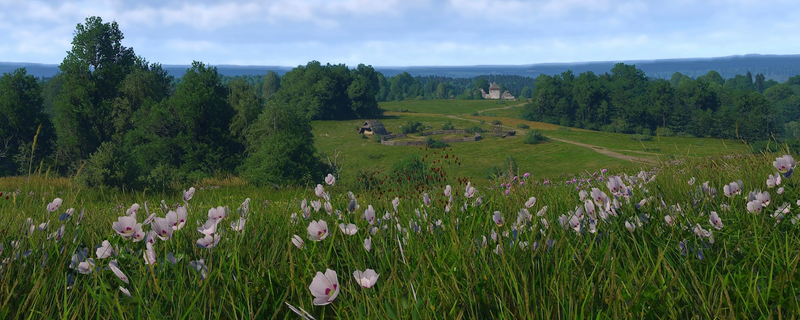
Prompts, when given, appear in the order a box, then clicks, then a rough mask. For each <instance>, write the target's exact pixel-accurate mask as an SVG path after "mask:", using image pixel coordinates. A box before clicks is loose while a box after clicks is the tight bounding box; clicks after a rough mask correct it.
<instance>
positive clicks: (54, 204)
mask: <svg viewBox="0 0 800 320" xmlns="http://www.w3.org/2000/svg"><path fill="white" fill-rule="evenodd" d="M61 202H62V200H61V198H55V199H53V202H50V203H49V204H47V212H53V211H56V210H58V208H59V207H61Z"/></svg>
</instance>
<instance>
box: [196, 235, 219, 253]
mask: <svg viewBox="0 0 800 320" xmlns="http://www.w3.org/2000/svg"><path fill="white" fill-rule="evenodd" d="M219 240H220V236H219V235H218V234H215V235H213V236H211V235H206V236H205V237H203V238H200V239H197V246H198V247H200V248H206V249H211V248H213V247H214V246H216V245H217V244H218V243H219Z"/></svg>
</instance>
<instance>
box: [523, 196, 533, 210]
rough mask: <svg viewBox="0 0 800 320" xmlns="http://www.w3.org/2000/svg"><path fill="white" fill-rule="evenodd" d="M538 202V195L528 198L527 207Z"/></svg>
mask: <svg viewBox="0 0 800 320" xmlns="http://www.w3.org/2000/svg"><path fill="white" fill-rule="evenodd" d="M535 204H536V197H530V198H528V201H525V208H530V207H533V205H535Z"/></svg>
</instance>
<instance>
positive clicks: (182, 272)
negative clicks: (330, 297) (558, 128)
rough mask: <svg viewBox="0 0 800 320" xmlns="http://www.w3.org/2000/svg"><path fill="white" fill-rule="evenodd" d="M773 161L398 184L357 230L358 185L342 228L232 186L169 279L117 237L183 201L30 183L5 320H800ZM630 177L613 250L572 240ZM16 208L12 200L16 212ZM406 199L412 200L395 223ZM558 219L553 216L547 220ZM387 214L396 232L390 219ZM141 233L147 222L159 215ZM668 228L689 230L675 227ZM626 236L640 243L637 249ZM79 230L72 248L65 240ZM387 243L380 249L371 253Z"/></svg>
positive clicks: (12, 250) (1, 299)
mask: <svg viewBox="0 0 800 320" xmlns="http://www.w3.org/2000/svg"><path fill="white" fill-rule="evenodd" d="M772 160H774V156H772V157H770V156H767V155H755V156H753V155H734V156H728V157H720V158H705V159H686V160H678V161H673V162H664V163H661V164H659V165H658V166H656V167H653V168H648V169H647V170H646V171H645V172H644V173H639V170H634V171H631V172H613V173H612V172H605V173H602V172H596V173H595V172H586V173H585V174H583V175H582V176H577V177H574V178H572V177H570V178H569V179H566V178H565V179H560V180H559V181H555V180H553V181H541V180H540V181H536V180H533V179H529V178H525V177H517V178H516V179H515V178H511V177H508V180H505V181H496V182H494V183H483V184H479V185H477V186H476V187H477V189H478V192H477V194H476V195H475V197H472V198H467V197H465V195H464V190H465V188H466V185H467V183H468V182H467V181H466V180H465V179H462V178H459V177H458V176H457V174H447V175H443V176H440V177H441V179H443V180H437V181H434V182H433V183H429V184H423V185H422V186H418V185H415V186H408V185H406V184H405V183H404V182H396V181H397V180H392V179H385V181H384V182H383V183H382V187H381V188H380V189H378V188H370V189H364V190H361V191H357V192H356V193H355V196H356V199H357V203H358V205H359V207H360V209H356V210H355V211H354V212H353V213H349V211H348V210H347V208H348V205H349V203H350V198H349V196H348V191H350V190H352V187H353V186H354V182H349V183H348V182H347V181H345V182H344V183H342V182H339V183H337V184H336V185H334V186H326V187H325V189H326V191H327V192H328V193H329V194H330V201H331V203H332V205H333V208H335V209H336V210H340V211H342V213H341V216H340V217H339V215H337V214H336V213H333V214H331V215H329V214H327V213H325V212H324V210H321V211H320V212H314V210H311V213H310V217H309V218H308V219H306V218H303V217H302V216H303V214H302V210H301V206H300V203H301V200H303V199H308V200H309V201H310V200H317V199H320V198H318V197H317V196H316V195H315V194H314V191H312V190H307V189H293V190H282V191H276V190H267V189H258V188H254V187H250V186H244V185H242V184H238V183H236V182H235V181H231V183H230V185H229V186H221V187H219V188H213V187H205V188H204V189H202V190H199V189H198V190H197V192H196V194H195V195H194V198H193V199H191V200H190V201H189V202H188V212H189V220H188V223H187V224H186V226H185V227H184V228H183V229H181V230H177V231H175V234H174V237H173V239H171V240H169V241H162V240H158V241H157V242H156V244H155V245H154V248H155V251H156V255H157V257H158V260H159V261H158V263H157V264H155V265H154V266H148V265H146V264H144V259H143V252H144V249H145V245H144V242H137V243H134V242H131V241H129V240H125V239H122V238H120V237H119V236H115V235H114V234H115V232H114V231H113V230H112V229H111V225H112V222H113V221H116V220H117V217H120V216H124V215H125V211H126V209H128V208H129V207H130V206H131V205H132V204H133V203H134V202H136V203H139V204H142V205H143V204H144V202H145V201H147V202H148V208H149V210H150V211H151V212H157V213H158V216H161V217H163V216H164V214H165V212H163V211H161V209H159V206H160V204H159V203H160V201H161V199H165V202H166V204H167V205H168V206H169V209H170V210H174V209H175V208H176V206H177V205H179V204H182V203H183V199H182V197H181V195H180V194H148V193H143V192H128V193H124V194H123V193H120V192H116V191H111V190H99V189H97V190H95V189H92V190H81V189H79V188H76V187H74V186H72V185H70V184H68V183H66V182H65V181H64V180H63V179H43V178H36V179H32V180H30V184H29V185H27V186H26V184H22V182H23V181H22V180H20V179H18V178H3V179H0V190H5V191H3V195H2V198H0V212H1V213H2V216H0V229H2V230H0V243H2V245H3V248H4V250H3V251H2V253H0V261H3V262H2V267H0V318H3V319H22V318H115V319H126V318H134V319H139V318H181V319H197V318H202V319H265V318H271V319H296V318H298V317H300V316H298V315H297V314H295V313H293V312H292V311H291V310H290V308H289V307H288V306H287V305H286V303H289V304H291V305H292V306H294V307H297V308H302V309H304V310H306V311H308V312H309V313H310V314H311V315H312V316H313V317H315V318H316V319H376V318H380V319H384V318H388V319H417V318H418V319H476V318H479V319H543V318H569V319H572V318H594V319H619V318H626V319H630V318H635V319H641V318H647V319H658V318H666V319H686V318H703V319H707V318H746V319H753V318H762V317H763V318H766V317H769V316H772V317H775V318H789V317H791V316H796V315H797V314H800V303H799V302H798V299H800V295H798V294H797V292H799V291H798V289H800V279H799V278H798V277H797V276H795V275H796V273H797V265H798V262H800V237H799V236H800V230H798V226H797V225H795V224H793V222H792V221H793V220H792V218H793V217H796V216H797V214H798V208H797V206H796V203H795V202H796V201H797V199H798V198H800V189H798V183H797V181H796V180H797V179H798V177H792V178H784V179H783V183H782V184H781V185H780V186H779V187H783V188H784V191H783V193H782V194H778V193H777V192H776V189H768V188H767V186H766V184H765V181H766V178H767V176H768V175H769V174H771V173H774V172H775V169H774V168H773V167H772V165H771V164H772ZM625 174H627V175H628V176H629V177H630V178H629V179H625ZM614 175H622V180H623V181H625V183H626V184H627V185H628V186H630V187H631V189H632V196H630V198H629V199H630V200H629V201H628V200H626V199H627V198H626V197H624V196H618V199H619V201H620V207H619V208H618V209H616V214H617V216H611V217H610V218H609V219H607V220H600V221H599V222H598V224H597V231H596V233H592V232H590V229H589V222H588V218H584V219H587V220H584V221H583V222H581V225H580V227H579V228H578V232H576V231H575V230H574V229H572V228H569V227H567V228H565V227H562V226H561V225H560V224H559V217H560V216H562V215H564V216H566V217H571V216H572V215H574V214H576V207H578V206H584V202H582V201H581V200H580V199H579V197H580V195H579V191H580V190H586V191H591V188H592V187H596V188H599V189H600V190H602V191H604V192H605V193H606V194H608V195H609V196H611V192H610V190H609V189H608V187H607V186H606V181H608V179H610V178H612V176H614ZM637 175H638V176H637ZM651 177H654V178H652V181H651ZM692 178H694V179H693V180H694V184H691V185H690V184H689V183H688V181H690V179H692ZM376 179H377V178H376ZM739 179H741V180H742V181H743V193H742V194H739V195H735V196H733V197H730V198H729V197H726V196H724V195H723V194H722V193H723V191H722V189H723V185H726V184H729V183H731V182H734V181H737V180H739ZM401 181H402V180H401ZM705 181H709V185H710V186H711V187H714V188H716V189H717V190H719V191H718V194H717V195H716V196H713V195H712V194H710V193H708V192H705V193H704V192H700V191H699V190H700V189H702V188H701V187H700V186H701V184H702V183H703V182H705ZM323 184H324V183H323ZM444 185H450V186H451V187H452V190H453V201H452V203H451V202H450V200H449V198H448V197H446V196H445V195H444V194H443V186H444ZM15 186H19V187H15ZM17 188H19V189H20V190H19V192H15V191H16V189H17ZM756 189H760V190H762V191H769V193H770V195H771V198H772V199H771V202H770V204H769V205H768V206H766V207H765V208H764V209H763V211H761V212H760V213H757V214H753V213H749V212H748V211H747V209H746V207H747V202H748V199H746V198H747V193H748V192H749V191H751V190H756ZM389 190H392V191H389ZM398 190H400V191H398ZM9 192H11V194H12V197H10V198H9V199H13V200H5V197H6V196H7V195H9ZM423 193H427V194H428V195H429V197H430V198H431V199H432V201H431V204H430V206H427V205H425V204H424V203H423V196H422V194H423ZM56 197H59V198H62V199H64V202H63V204H62V206H61V208H60V209H59V210H57V211H55V212H53V213H49V214H48V213H47V211H46V209H45V208H46V207H47V204H48V203H49V202H51V201H52V200H53V198H56ZM395 197H399V199H400V205H399V208H398V210H397V211H396V212H395V210H394V208H393V206H392V204H391V201H392V200H393V199H394V198H395ZM478 197H481V200H482V203H481V204H480V205H478V204H477V203H476V202H477V199H478ZM530 197H536V198H537V200H536V202H535V204H534V205H533V206H532V207H530V208H527V210H529V212H530V214H531V215H532V219H531V221H530V222H527V220H525V219H523V221H522V223H520V224H517V217H518V212H519V211H520V209H522V208H525V203H526V202H527V201H529V199H530ZM245 198H250V199H252V201H251V202H250V210H249V215H248V220H247V223H246V225H245V228H244V231H243V232H242V233H239V232H236V231H233V230H231V229H230V228H228V226H229V225H230V223H231V222H233V221H235V220H237V219H238V218H239V214H238V213H237V208H239V207H240V204H241V203H242V201H244V200H245ZM612 198H613V196H612ZM642 200H645V201H644V204H643V205H641V206H638V204H639V203H640V201H642ZM323 202H324V200H323ZM784 202H785V203H789V204H791V208H790V209H789V210H790V212H789V213H788V214H785V215H784V218H783V219H782V220H781V221H779V220H777V219H776V218H775V217H774V216H773V212H774V211H775V210H777V209H778V206H780V205H781V204H783V203H784ZM465 203H466V208H465V209H464V210H462V209H461V208H462V207H464V206H465ZM368 205H372V206H373V207H374V209H375V212H376V216H377V217H378V218H380V220H378V219H376V221H377V222H376V224H375V225H369V223H368V222H367V221H366V220H365V219H364V218H363V214H364V210H365V209H366V208H367V207H368ZM448 205H449V206H450V210H449V211H446V207H447V206H448ZM216 206H227V207H228V208H229V214H228V217H226V218H224V219H223V221H222V222H221V223H220V225H219V229H218V234H220V235H221V237H222V240H221V241H220V242H219V244H218V245H217V246H215V247H213V248H211V249H204V248H199V247H198V246H197V245H196V244H195V242H196V240H197V239H199V238H200V233H198V232H197V231H195V230H194V229H195V228H196V227H197V224H202V223H203V222H204V221H205V220H206V218H207V212H208V209H209V208H211V207H216ZM545 206H547V209H546V212H544V213H543V215H542V216H537V212H539V211H541V210H542V209H543V208H544V207H545ZM727 206H729V207H730V209H724V208H725V207H727ZM70 207H73V208H75V209H76V214H75V215H74V216H72V217H71V218H70V219H69V220H66V221H64V222H61V221H60V220H59V215H60V214H61V213H62V212H63V211H65V210H66V209H67V208H70ZM84 207H85V208H86V213H85V218H84V220H83V221H82V222H81V223H80V225H78V224H77V216H78V212H80V210H81V209H82V208H84ZM679 208H680V209H679ZM495 211H499V212H500V213H501V215H502V217H503V218H504V222H503V223H502V224H496V223H495V222H494V221H493V219H492V215H493V213H494V212H495ZM711 211H716V212H718V213H719V216H720V217H721V220H722V221H723V223H724V227H723V228H722V229H721V230H717V229H714V228H713V227H712V226H711V224H710V222H709V219H708V216H709V214H710V212H711ZM387 212H388V215H389V217H388V218H389V219H383V216H384V214H386V213H387ZM417 212H419V214H418V213H417ZM293 213H296V214H297V215H296V218H295V219H296V220H295V221H296V222H293V219H292V214H293ZM137 215H138V219H137V220H138V221H139V222H142V220H144V217H143V216H146V214H145V213H144V208H142V209H140V210H139V213H138V214H137ZM666 215H670V216H671V217H672V218H673V219H674V221H675V225H674V226H670V225H669V224H667V223H666V222H665V216H666ZM586 216H588V214H587V215H586ZM586 216H585V217H586ZM28 217H31V218H32V219H33V221H34V225H36V226H38V225H39V224H40V223H43V222H46V221H48V220H49V221H50V226H49V228H48V229H47V230H46V231H39V230H36V231H34V232H33V234H30V235H26V230H29V227H27V226H25V224H26V222H25V220H26V218H28ZM320 219H321V220H325V221H326V222H327V224H328V227H329V232H330V235H329V236H328V237H327V238H326V239H324V240H322V241H319V242H317V241H313V240H310V239H308V237H307V231H306V228H307V227H308V225H309V222H311V221H312V220H320ZM541 219H544V220H546V221H547V223H548V225H549V227H545V225H544V223H543V221H542V220H541ZM439 221H441V222H439ZM626 221H627V222H630V223H632V224H635V225H636V229H635V230H633V231H632V232H631V231H629V230H628V229H627V228H626V226H625V222H626ZM339 223H345V224H347V223H354V224H356V225H357V226H358V228H359V230H358V232H357V233H356V235H354V236H348V235H345V234H344V233H342V232H341V231H340V230H339V228H338V227H337V225H338V224H339ZM639 223H641V225H639ZM62 224H65V225H66V232H65V234H64V236H63V238H62V239H61V240H60V241H59V242H56V240H55V239H50V240H48V239H47V236H48V235H49V234H52V233H53V232H54V230H57V229H58V228H59V227H60V226H61V225H62ZM698 224H699V225H700V226H701V227H702V228H703V229H705V230H710V231H711V232H712V234H713V242H712V241H711V239H710V238H708V237H702V236H700V237H699V236H696V235H695V232H694V230H693V228H694V226H696V225H698ZM372 227H374V228H377V231H376V232H375V233H374V234H372V235H370V234H369V231H368V230H370V228H372ZM144 229H145V230H146V231H149V229H150V228H149V227H148V226H145V227H144ZM492 234H496V235H497V236H496V238H497V240H493V236H492ZM293 235H299V236H300V237H301V238H302V239H304V241H305V247H304V248H303V249H298V248H297V247H295V246H294V245H293V244H292V242H291V238H292V236H293ZM367 237H370V238H371V239H372V250H371V251H369V252H368V251H367V250H366V249H365V248H364V246H363V243H364V240H365V239H366V238H367ZM484 239H486V240H484ZM103 240H109V241H110V242H111V243H112V244H113V245H118V246H119V250H118V251H119V252H120V254H119V256H116V257H114V256H112V257H111V258H107V259H97V257H95V248H96V246H99V245H100V243H101V242H102V241H103ZM11 241H17V242H16V243H18V247H14V246H12V245H11ZM523 243H525V244H524V245H523ZM81 248H88V251H89V255H90V256H91V257H94V258H95V262H96V268H95V269H94V271H93V272H92V273H90V274H80V273H78V272H76V271H75V270H73V269H70V268H69V265H70V258H71V257H72V255H73V254H74V253H76V252H77V251H79V250H80V249H81ZM168 253H173V254H174V255H175V256H176V257H177V258H178V259H180V260H179V261H178V262H177V264H172V263H170V262H168V261H167V260H166V257H167V254H168ZM201 258H203V259H204V263H205V266H206V267H207V268H208V274H207V277H206V278H205V279H203V278H202V276H201V274H200V273H199V272H197V271H196V269H194V268H192V267H190V264H189V263H190V261H196V260H198V259H201ZM111 259H117V260H118V261H119V265H120V268H121V270H122V271H123V272H125V274H126V275H127V276H128V278H130V284H125V283H124V282H122V281H121V280H119V279H118V278H117V277H116V276H115V275H114V274H113V273H112V272H110V271H108V270H104V269H103V268H104V267H106V266H108V265H109V260H111ZM367 268H370V269H374V270H376V271H377V272H378V273H379V274H380V278H379V280H378V282H377V284H376V285H375V286H374V287H372V288H368V289H367V288H361V287H360V286H359V285H358V283H357V282H356V281H355V279H354V278H353V277H352V274H353V272H354V271H356V270H362V271H363V270H365V269H367ZM326 269H331V270H334V271H336V273H337V274H338V281H339V284H340V288H341V292H340V294H339V295H338V297H337V298H336V299H335V300H334V301H333V302H332V303H331V304H330V305H327V306H314V305H312V303H311V302H312V300H313V296H312V294H311V292H310V291H309V285H310V284H311V282H312V279H313V278H314V276H315V274H316V272H318V271H321V272H325V270H326ZM120 286H123V287H125V288H127V289H129V290H130V293H131V297H127V296H126V295H124V294H123V293H122V292H121V291H120V290H119V287H120Z"/></svg>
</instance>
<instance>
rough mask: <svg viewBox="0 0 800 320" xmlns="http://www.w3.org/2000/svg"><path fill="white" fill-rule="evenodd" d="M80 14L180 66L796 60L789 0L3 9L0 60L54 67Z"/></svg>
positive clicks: (0, 1) (799, 12)
mask: <svg viewBox="0 0 800 320" xmlns="http://www.w3.org/2000/svg"><path fill="white" fill-rule="evenodd" d="M89 16H99V17H101V18H102V19H103V21H104V22H111V21H116V22H117V23H118V24H119V28H120V30H121V31H122V32H123V34H124V36H125V39H124V40H123V42H122V44H123V45H124V46H127V47H132V48H133V50H134V51H135V52H136V54H137V55H140V56H143V57H144V58H146V59H147V60H148V61H150V62H159V63H161V64H180V65H188V64H191V62H192V61H193V60H197V61H202V62H204V63H207V64H211V65H225V64H233V65H267V66H289V67H293V66H297V65H305V64H306V63H308V62H309V61H311V60H317V61H320V62H322V63H334V64H336V63H344V64H347V65H349V66H355V65H357V64H359V63H364V64H367V65H372V66H470V65H526V64H538V63H568V62H588V61H635V60H652V59H674V58H707V57H724V56H732V55H743V54H752V53H757V54H800V32H798V30H800V5H798V4H797V2H796V0H791V1H789V0H668V1H656V0H653V1H634V0H631V1H628V0H614V1H612V0H532V1H512V0H507V1H504V0H498V1H490V0H432V1H426V0H376V1H373V0H267V1H248V0H234V1H221V0H195V1H172V0H146V1H121V0H107V1H72V0H66V1H26V0H0V61H5V62H33V63H47V64H58V63H61V61H62V60H63V59H64V57H65V56H66V52H67V51H69V50H70V49H71V47H72V45H71V42H72V37H73V32H74V30H75V27H76V25H77V24H79V23H83V22H84V21H85V19H86V18H87V17H89Z"/></svg>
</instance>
